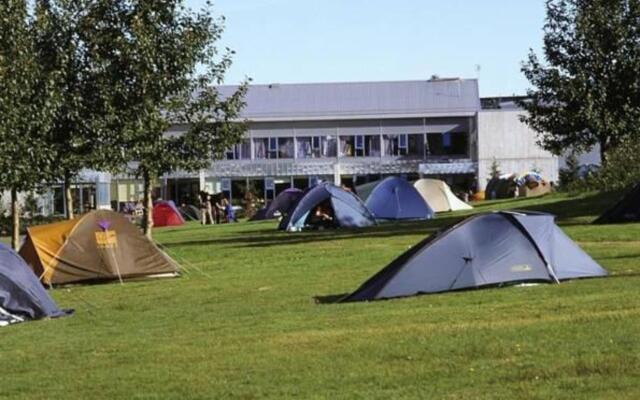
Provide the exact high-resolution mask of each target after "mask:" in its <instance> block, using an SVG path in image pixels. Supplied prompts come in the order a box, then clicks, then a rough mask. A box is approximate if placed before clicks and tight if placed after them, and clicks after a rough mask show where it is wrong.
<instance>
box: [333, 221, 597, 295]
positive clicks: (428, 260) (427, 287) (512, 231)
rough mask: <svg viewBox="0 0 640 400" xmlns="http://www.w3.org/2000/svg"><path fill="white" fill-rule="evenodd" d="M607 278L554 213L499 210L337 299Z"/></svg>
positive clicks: (422, 246) (425, 244)
mask: <svg viewBox="0 0 640 400" xmlns="http://www.w3.org/2000/svg"><path fill="white" fill-rule="evenodd" d="M606 275H607V271H606V270H604V269H603V268H602V267H601V266H600V265H598V264H597V263H596V262H595V261H593V259H592V258H591V257H589V255H587V253H585V252H584V251H583V250H582V249H581V248H580V247H578V245H576V244H575V243H574V242H573V241H572V240H571V239H570V238H569V237H568V236H567V235H565V233H564V232H563V231H562V230H561V229H560V228H559V227H558V226H557V225H556V224H555V222H554V216H553V215H550V214H544V213H531V212H529V213H519V212H504V211H503V212H496V213H490V214H478V215H475V216H472V217H469V218H467V219H465V220H464V221H462V222H460V223H458V224H456V225H454V226H452V227H450V228H449V229H447V230H445V231H444V232H442V233H440V234H436V235H433V236H431V237H429V238H427V239H425V240H423V241H422V242H421V243H419V244H417V245H416V246H414V247H412V248H411V249H409V250H408V251H406V252H405V253H403V254H402V255H400V256H399V257H398V258H396V259H395V260H394V261H392V262H391V264H389V265H387V266H386V267H385V268H384V269H382V270H381V271H380V272H378V273H377V274H376V275H374V276H373V277H372V278H371V279H369V280H368V281H367V282H365V283H364V284H363V285H362V286H361V287H360V288H359V289H358V290H356V291H355V292H353V293H352V294H350V295H349V296H347V297H345V298H344V299H342V300H341V301H359V300H376V299H388V298H393V297H404V296H412V295H417V294H422V293H438V292H447V291H451V290H460V289H469V288H478V287H483V286H492V285H502V284H506V283H517V282H549V283H554V282H559V281H562V280H566V279H575V278H590V277H599V276H606Z"/></svg>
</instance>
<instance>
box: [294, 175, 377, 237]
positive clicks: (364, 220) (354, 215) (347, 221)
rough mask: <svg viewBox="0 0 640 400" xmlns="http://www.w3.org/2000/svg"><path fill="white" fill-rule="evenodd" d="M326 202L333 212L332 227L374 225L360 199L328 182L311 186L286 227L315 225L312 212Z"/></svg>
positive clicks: (301, 227)
mask: <svg viewBox="0 0 640 400" xmlns="http://www.w3.org/2000/svg"><path fill="white" fill-rule="evenodd" d="M323 204H326V205H327V206H328V207H329V208H330V209H331V210H330V211H331V212H332V213H333V215H332V221H331V224H329V225H331V226H333V227H349V228H350V227H364V226H371V225H375V223H376V222H375V219H374V218H373V215H372V214H371V212H370V211H369V210H368V209H367V207H366V206H365V205H364V203H362V201H361V200H360V199H359V198H358V197H357V196H356V195H354V194H353V193H351V192H348V191H346V190H344V189H342V188H340V187H338V186H335V185H332V184H330V183H326V182H325V183H320V184H318V185H316V186H314V187H313V188H311V189H310V190H309V191H308V192H306V194H305V195H304V197H303V198H302V199H300V201H299V202H298V204H297V206H296V208H295V209H294V210H293V212H292V213H291V217H290V218H289V220H288V223H287V227H286V229H287V230H288V231H296V230H301V229H303V228H306V227H314V226H317V225H316V224H315V223H314V221H313V220H314V212H315V211H316V210H317V209H318V207H319V206H322V205H323Z"/></svg>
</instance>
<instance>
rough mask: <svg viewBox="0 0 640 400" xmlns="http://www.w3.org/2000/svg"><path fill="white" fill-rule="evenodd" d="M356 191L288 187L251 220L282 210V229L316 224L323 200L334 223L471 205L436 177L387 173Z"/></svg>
mask: <svg viewBox="0 0 640 400" xmlns="http://www.w3.org/2000/svg"><path fill="white" fill-rule="evenodd" d="M361 190H362V192H361ZM356 192H357V193H359V194H360V197H358V196H356V195H354V194H353V193H351V192H349V191H346V190H344V189H343V188H340V187H338V186H335V185H332V184H330V183H326V182H325V183H320V184H318V185H316V186H313V187H309V188H307V189H306V190H305V191H301V190H299V189H293V188H292V189H287V190H285V191H283V192H282V193H280V194H279V195H278V196H277V197H276V198H275V199H274V200H273V202H271V203H270V204H269V205H268V206H267V207H265V208H264V209H263V210H261V211H259V213H258V214H257V215H256V216H254V218H252V220H260V219H269V218H274V217H275V216H276V213H279V214H280V215H282V217H283V218H282V220H281V221H280V225H279V229H283V230H285V229H286V230H292V231H295V230H300V229H302V228H304V227H307V226H310V225H313V219H314V210H317V209H318V207H323V204H325V205H326V206H328V207H330V208H331V210H332V212H333V214H335V224H334V225H335V226H342V227H361V226H369V225H373V224H375V220H404V219H429V218H433V216H434V208H432V207H431V204H433V205H434V206H435V211H437V212H441V211H451V210H466V209H470V208H471V206H469V205H468V204H466V203H464V202H462V201H461V200H460V199H458V198H457V197H455V196H454V195H453V193H452V192H451V189H450V188H449V186H448V185H447V184H446V183H444V182H442V181H439V180H435V179H421V180H419V181H417V182H416V183H415V184H414V185H411V184H410V183H409V182H407V181H406V180H404V179H402V178H398V177H388V178H386V179H384V180H382V181H380V182H376V183H375V185H367V187H366V188H365V189H362V187H357V188H356ZM362 200H364V201H365V203H363V201H362ZM294 215H295V217H294V221H293V222H292V221H291V218H292V217H293V216H294Z"/></svg>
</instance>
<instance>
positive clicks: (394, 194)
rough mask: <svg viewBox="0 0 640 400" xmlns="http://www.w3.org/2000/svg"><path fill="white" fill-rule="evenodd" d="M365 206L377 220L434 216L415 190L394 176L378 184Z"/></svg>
mask: <svg viewBox="0 0 640 400" xmlns="http://www.w3.org/2000/svg"><path fill="white" fill-rule="evenodd" d="M366 205H367V208H368V209H369V210H370V211H371V212H372V213H373V215H374V216H375V217H376V218H377V219H390V220H396V219H429V218H433V215H434V212H433V210H432V209H431V207H429V205H428V204H427V203H426V202H425V201H424V199H423V198H422V196H420V193H418V191H417V190H416V188H414V187H413V185H412V184H410V183H409V182H407V181H406V180H404V179H402V178H398V177H395V176H392V177H389V178H386V179H384V180H383V181H382V182H380V183H379V184H378V185H377V186H376V187H375V188H374V189H373V191H372V192H371V194H370V195H369V197H368V198H367V203H366Z"/></svg>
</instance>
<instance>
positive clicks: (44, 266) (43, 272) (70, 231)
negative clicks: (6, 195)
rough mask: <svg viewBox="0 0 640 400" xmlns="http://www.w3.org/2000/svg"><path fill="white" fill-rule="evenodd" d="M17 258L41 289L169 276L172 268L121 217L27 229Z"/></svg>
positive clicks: (94, 215)
mask: <svg viewBox="0 0 640 400" xmlns="http://www.w3.org/2000/svg"><path fill="white" fill-rule="evenodd" d="M20 255H21V256H22V257H23V258H24V259H25V261H26V262H27V264H29V265H30V266H31V268H33V270H34V272H35V273H36V275H37V276H38V277H40V279H41V280H42V282H43V283H45V284H66V283H75V282H83V281H104V280H118V279H121V280H122V279H130V278H139V277H147V276H163V275H164V276H173V275H176V274H177V272H178V268H179V267H178V265H177V264H176V263H175V262H174V261H173V260H172V259H171V258H170V257H169V256H167V255H166V254H165V253H163V252H162V251H161V250H160V249H159V248H158V247H157V246H156V245H155V244H154V243H153V242H151V241H150V240H149V239H147V238H146V237H145V236H144V235H143V234H142V233H141V232H140V231H139V230H138V228H137V227H136V226H135V225H133V224H132V223H130V222H129V221H128V220H127V219H126V218H125V217H124V216H122V215H121V214H118V213H115V212H113V211H102V210H101V211H93V212H90V213H88V214H85V215H83V216H81V217H80V218H77V219H73V220H69V221H63V222H58V223H55V224H49V225H41V226H35V227H31V228H29V229H28V230H27V238H26V240H25V243H24V245H23V246H22V248H21V249H20Z"/></svg>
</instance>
